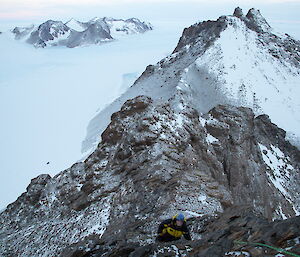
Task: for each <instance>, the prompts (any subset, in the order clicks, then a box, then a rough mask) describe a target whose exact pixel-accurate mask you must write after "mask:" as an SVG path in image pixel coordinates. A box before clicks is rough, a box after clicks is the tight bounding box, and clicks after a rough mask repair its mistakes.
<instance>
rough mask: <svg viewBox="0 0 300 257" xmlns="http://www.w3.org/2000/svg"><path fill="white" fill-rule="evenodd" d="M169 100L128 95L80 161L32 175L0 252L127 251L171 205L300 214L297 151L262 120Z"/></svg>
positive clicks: (8, 215) (240, 110)
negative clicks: (201, 111)
mask: <svg viewBox="0 0 300 257" xmlns="http://www.w3.org/2000/svg"><path fill="white" fill-rule="evenodd" d="M175 105H177V102H176V101H175V100H174V99H173V100H170V101H169V102H167V103H164V104H159V105H157V104H155V103H154V102H153V100H152V99H151V98H149V97H146V96H138V97H136V98H134V99H131V100H128V101H127V102H126V103H124V105H123V106H122V108H121V109H120V110H119V111H118V112H116V113H114V114H113V115H112V117H111V123H110V124H109V126H108V127H107V128H106V130H105V131H104V132H103V134H102V141H101V143H100V144H99V145H98V147H97V149H96V150H95V151H94V152H93V153H92V154H91V155H90V156H89V157H88V158H87V159H86V160H85V161H84V162H82V163H77V164H75V165H73V166H72V167H71V168H70V169H67V170H65V171H63V172H61V173H60V174H58V175H57V176H55V177H53V178H50V177H49V176H47V175H41V176H39V177H38V178H36V179H34V180H33V181H32V182H31V184H30V186H29V187H28V188H27V192H25V193H24V194H23V195H22V196H21V197H20V198H19V199H18V200H17V201H16V202H15V203H12V204H11V205H9V206H8V208H7V209H6V210H5V211H4V212H3V213H2V214H1V216H0V220H1V223H2V224H5V225H4V226H3V227H2V228H1V232H0V239H1V241H2V242H4V245H3V246H2V247H1V250H0V251H1V254H3V255H9V254H12V255H14V256H29V255H33V254H37V255H42V253H43V254H45V252H46V254H45V255H46V256H53V255H59V254H62V252H63V249H64V248H66V247H69V246H70V247H71V248H67V249H66V250H65V252H64V254H65V255H64V254H63V256H68V255H67V254H66V252H68V251H69V250H70V249H71V250H70V251H71V252H72V251H73V250H74V249H75V250H76V251H77V250H78V249H77V248H76V247H77V246H78V247H82V244H83V245H87V248H90V249H94V248H95V247H99V242H98V241H97V240H98V239H97V238H100V237H101V249H104V251H105V252H107V253H114V254H115V255H111V256H127V255H125V253H126V254H129V252H132V251H133V250H134V251H135V249H137V248H138V247H140V246H143V245H145V244H149V243H154V238H155V232H156V228H157V225H158V223H159V221H160V220H162V219H165V218H168V217H169V215H172V214H175V213H176V212H178V211H181V212H184V213H185V214H186V215H187V216H189V217H193V216H202V215H208V216H210V217H213V216H214V215H215V214H216V213H219V212H223V211H224V210H226V209H229V210H230V209H232V208H235V207H234V206H235V205H240V204H248V205H249V206H250V207H251V208H252V209H255V210H256V212H258V213H260V215H262V216H263V217H265V218H267V219H269V220H272V219H276V218H280V219H282V218H286V217H294V216H295V214H297V213H299V181H300V180H299V178H298V176H299V162H298V160H299V159H298V158H299V151H298V150H297V149H296V148H294V147H292V146H291V145H290V144H289V143H288V142H286V141H285V140H284V136H283V131H282V130H281V129H279V128H278V127H277V126H276V125H275V124H272V123H271V122H270V120H269V119H268V117H266V116H260V117H256V118H255V117H254V115H253V112H252V111H251V109H249V108H244V107H233V106H228V105H226V106H225V105H224V106H217V107H216V108H214V109H212V110H211V111H210V112H209V113H208V114H206V115H204V116H203V115H202V116H200V115H199V113H198V112H197V111H196V110H195V109H193V108H191V107H188V106H185V105H182V106H180V108H177V106H175ZM268 158H271V160H272V163H273V164H276V163H277V162H278V163H279V164H280V165H279V166H276V167H274V166H272V165H271V164H270V162H268ZM276 158H277V160H276ZM287 173H288V175H287ZM195 226H196V225H195ZM197 226H200V225H197ZM20 235H24V236H20ZM193 237H194V238H199V235H198V234H197V233H195V232H193ZM84 238H87V239H86V240H87V241H83V242H82V240H83V239H84ZM96 239H97V240H96ZM95 240H96V241H95ZM129 246H130V247H131V248H130V249H133V250H128V247H129ZM149 247H150V246H149ZM151 247H152V246H151ZM151 247H150V249H152V248H151ZM68 249H69V250H68ZM72 249H73V250H72ZM80 249H81V248H80ZM99 249H100V248H99ZM143 249H144V248H143ZM147 249H148V248H147ZM193 249H194V248H193ZM224 249H225V248H224ZM226 249H227V248H226ZM228 249H229V248H228ZM120 251H121V252H123V253H124V255H122V254H121V253H120ZM141 251H142V250H141ZM143 251H144V250H143ZM79 256H80V255H79Z"/></svg>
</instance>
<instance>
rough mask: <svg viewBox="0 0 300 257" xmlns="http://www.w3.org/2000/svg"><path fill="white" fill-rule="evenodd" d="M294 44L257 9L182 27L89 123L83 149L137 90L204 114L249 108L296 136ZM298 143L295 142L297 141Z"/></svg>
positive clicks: (298, 76)
mask: <svg viewBox="0 0 300 257" xmlns="http://www.w3.org/2000/svg"><path fill="white" fill-rule="evenodd" d="M299 60H300V42H299V41H297V40H295V39H293V38H292V37H290V36H289V35H287V34H280V33H278V32H275V31H274V30H273V29H272V28H271V27H270V26H269V24H268V23H267V22H266V20H265V19H264V18H263V17H262V15H261V14H260V12H259V11H258V10H255V9H251V10H249V12H248V13H247V15H246V16H244V15H243V13H242V10H241V9H239V8H237V9H236V10H235V12H234V15H229V16H221V17H220V18H219V19H218V20H217V21H206V22H201V23H197V24H195V25H193V26H191V27H189V28H186V29H185V30H184V32H183V34H182V37H181V38H180V40H179V43H178V45H177V47H176V48H175V50H174V52H173V54H172V55H170V56H168V57H167V58H165V59H163V60H161V61H160V62H159V63H158V64H157V65H154V66H149V67H147V69H146V71H145V72H144V74H143V75H142V76H141V77H140V78H139V79H138V80H137V81H136V82H135V84H134V85H133V86H132V87H131V88H130V89H129V90H128V91H127V92H126V93H124V94H123V96H121V97H120V98H119V99H117V100H116V101H115V102H114V103H113V104H111V105H110V106H108V107H107V108H106V109H105V110H103V111H101V112H100V113H99V114H98V115H97V116H96V117H95V118H94V119H93V120H92V121H91V122H90V124H89V126H88V129H87V136H86V140H85V141H84V142H83V152H85V151H88V150H89V149H91V148H92V147H93V146H94V147H95V146H96V145H97V143H98V142H99V138H100V135H101V133H102V132H103V130H104V129H105V128H106V126H107V125H108V123H109V121H110V116H111V114H112V113H113V112H115V111H117V110H118V109H119V108H120V107H121V105H122V104H123V103H124V102H125V101H126V100H127V99H130V98H133V97H135V96H137V95H140V94H145V95H148V96H150V97H152V98H153V99H154V100H155V101H158V102H164V101H166V100H168V99H169V98H170V97H173V96H176V97H177V98H178V99H181V100H180V101H183V102H185V103H187V104H188V105H190V106H193V107H194V108H196V109H197V110H198V111H199V112H202V113H206V112H207V111H208V110H210V109H211V108H213V107H214V106H216V105H217V104H224V103H229V104H234V105H236V106H240V105H242V106H247V107H250V108H253V110H254V112H255V114H256V115H259V114H263V113H265V114H267V115H269V116H270V118H271V120H272V121H273V122H275V123H276V124H278V125H280V126H281V127H282V128H284V129H285V130H287V131H288V133H289V134H295V135H296V136H297V137H298V138H300V130H299V127H300V116H299V115H298V114H299V113H300V103H299V98H298V96H299V95H300V86H299V85H300V66H299ZM299 146H300V145H299Z"/></svg>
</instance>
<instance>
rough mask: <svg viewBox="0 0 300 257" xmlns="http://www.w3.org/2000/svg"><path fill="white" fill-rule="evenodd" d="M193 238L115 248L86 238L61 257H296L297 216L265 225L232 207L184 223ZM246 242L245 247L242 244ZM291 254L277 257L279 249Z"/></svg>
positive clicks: (298, 245)
mask: <svg viewBox="0 0 300 257" xmlns="http://www.w3.org/2000/svg"><path fill="white" fill-rule="evenodd" d="M188 224H189V227H190V228H191V231H192V233H193V235H194V237H195V238H199V239H194V240H192V241H187V240H184V239H182V240H179V241H176V242H172V243H154V244H148V245H144V246H140V245H139V244H138V243H126V242H125V241H124V242H123V243H122V242H118V247H117V248H114V246H113V245H111V246H107V245H105V243H104V242H103V241H101V240H100V239H99V238H98V237H97V236H90V237H89V238H87V239H86V240H83V241H82V242H80V243H77V244H74V245H72V246H70V247H68V248H66V249H65V250H64V252H63V253H62V255H61V257H83V256H85V257H87V256H90V257H100V256H111V257H112V256H114V257H123V256H124V257H125V256H129V257H142V256H160V257H163V256H165V257H166V256H199V257H200V256H201V257H220V256H240V257H242V256H253V257H261V256H264V257H269V256H297V255H298V256H299V255H300V216H298V217H294V218H290V219H287V220H277V221H273V222H268V220H267V219H265V218H264V217H262V216H261V215H259V214H257V213H255V212H254V211H253V210H252V209H251V208H250V207H232V208H229V209H227V210H226V211H225V212H224V213H222V214H220V215H219V216H216V217H208V216H203V217H198V218H191V219H189V220H188ZM242 242H247V243H249V244H243V243H242ZM259 244H266V245H268V246H272V247H275V248H280V249H282V250H285V251H288V252H290V253H294V254H295V255H289V254H287V253H284V254H283V255H277V254H279V253H280V249H278V250H274V249H270V248H268V247H267V246H262V245H259Z"/></svg>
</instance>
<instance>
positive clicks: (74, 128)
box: [0, 21, 190, 209]
mask: <svg viewBox="0 0 300 257" xmlns="http://www.w3.org/2000/svg"><path fill="white" fill-rule="evenodd" d="M189 23H190V21H189V22H185V23H184V24H181V25H179V23H178V22H175V23H166V24H164V23H159V24H155V23H153V24H154V27H155V30H153V31H149V33H145V34H139V35H130V36H128V37H126V38H125V37H124V38H122V39H120V40H118V41H115V42H112V43H110V44H104V45H101V46H89V47H78V48H74V49H66V48H63V47H56V48H50V49H35V48H33V47H32V46H30V45H28V44H24V43H23V42H21V41H16V40H14V39H13V35H12V34H11V33H10V32H8V31H7V32H4V33H3V34H1V36H0V46H1V64H0V119H1V126H0V145H1V150H0V183H1V185H0V209H2V208H4V207H5V206H6V205H7V204H8V203H10V202H12V201H14V200H16V199H17V197H18V196H19V195H20V194H21V193H22V192H24V191H25V189H26V186H27V185H28V184H29V182H30V179H32V178H33V177H35V176H37V175H39V174H41V173H49V174H51V175H54V174H56V173H58V172H59V171H61V170H63V169H66V168H68V167H69V166H71V165H72V164H73V163H74V162H76V161H77V160H79V159H81V158H82V154H81V142H82V141H83V140H84V138H85V134H86V127H87V125H88V123H89V120H91V119H92V117H94V115H95V112H97V111H100V110H101V109H103V107H105V106H106V105H108V104H109V103H111V102H112V101H113V100H114V99H115V98H117V97H118V96H119V95H120V94H121V93H123V92H124V91H125V90H126V89H127V88H128V87H129V86H130V85H131V84H132V83H133V81H134V80H135V79H136V78H137V77H138V76H139V75H140V74H141V72H143V71H144V70H145V67H146V66H147V65H149V64H155V63H156V62H158V61H159V60H161V59H162V58H164V57H165V56H167V55H168V54H170V51H172V49H173V48H174V46H175V45H176V43H177V41H178V38H179V36H180V34H181V32H182V30H183V28H184V27H185V26H187V25H189ZM13 25H14V24H12V25H11V27H12V28H13V27H14V26H13ZM25 25H26V24H25ZM141 57H142V58H141ZM48 162H49V164H47V163H48Z"/></svg>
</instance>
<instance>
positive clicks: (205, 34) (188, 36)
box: [173, 17, 226, 54]
mask: <svg viewBox="0 0 300 257" xmlns="http://www.w3.org/2000/svg"><path fill="white" fill-rule="evenodd" d="M225 28H226V22H225V18H224V17H220V18H219V19H218V20H217V21H204V22H201V23H197V24H195V25H192V26H190V27H189V28H185V29H184V30H183V33H182V36H181V37H180V39H179V42H178V44H177V46H176V48H175V50H174V51H173V53H176V52H178V51H179V50H180V49H182V47H185V46H187V45H194V44H196V43H197V44H199V45H203V46H205V48H208V47H209V46H210V45H211V44H212V43H213V41H214V40H215V39H216V38H218V37H219V36H220V33H221V31H223V30H224V29H225ZM199 40H200V41H199ZM198 54H200V53H198Z"/></svg>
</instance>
